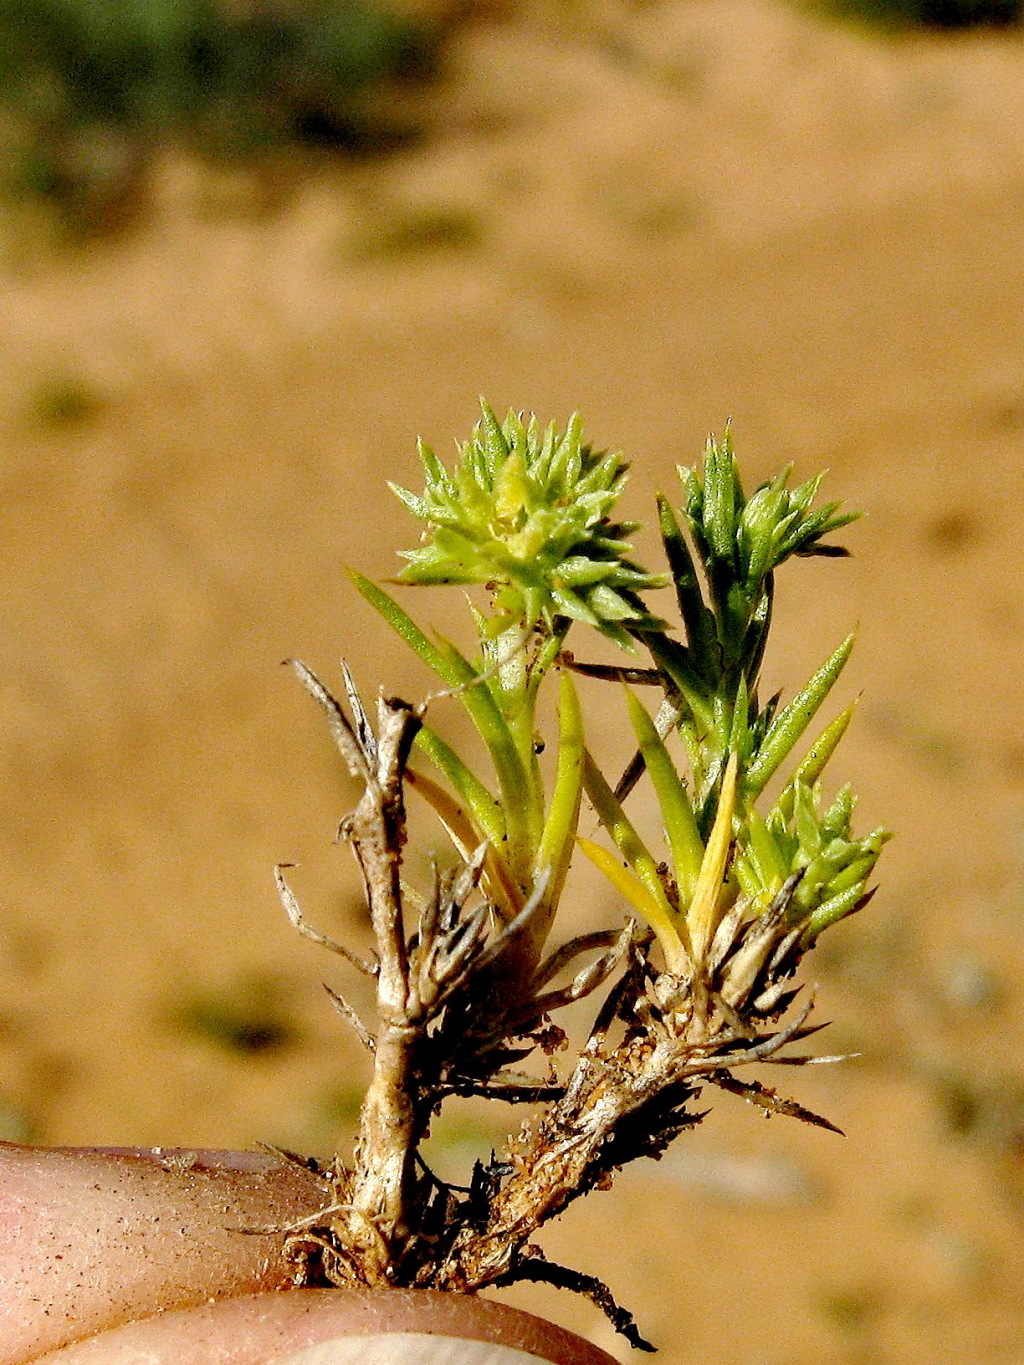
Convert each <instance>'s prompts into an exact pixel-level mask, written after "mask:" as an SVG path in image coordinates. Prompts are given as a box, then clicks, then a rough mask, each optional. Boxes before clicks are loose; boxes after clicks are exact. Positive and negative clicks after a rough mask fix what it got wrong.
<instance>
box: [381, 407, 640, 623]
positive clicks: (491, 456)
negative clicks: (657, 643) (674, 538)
mask: <svg viewBox="0 0 1024 1365" xmlns="http://www.w3.org/2000/svg"><path fill="white" fill-rule="evenodd" d="M481 411H482V416H481V419H480V421H479V422H478V423H477V425H476V427H475V428H474V430H473V434H472V436H471V437H470V439H469V440H468V441H466V442H463V443H460V445H459V458H458V461H457V463H456V465H455V468H454V469H453V470H452V471H451V472H449V471H448V470H447V469H445V467H444V465H443V464H442V463H441V461H440V460H439V459H438V457H437V455H436V454H435V453H434V451H433V450H431V448H430V447H429V446H428V445H425V444H424V443H423V442H420V445H419V453H420V458H421V460H422V461H423V468H424V471H425V473H426V487H425V489H424V491H423V494H422V496H419V495H417V494H415V493H411V492H409V491H408V489H405V488H398V487H396V486H395V485H394V484H392V485H391V488H392V490H393V491H394V492H395V493H396V494H397V496H398V497H399V498H401V500H402V501H403V502H404V503H405V505H406V506H407V507H408V508H409V509H410V510H411V511H412V512H413V513H414V514H415V515H416V516H417V517H419V518H421V520H423V521H424V522H425V523H426V530H425V531H424V533H423V544H422V546H421V547H420V548H419V549H418V550H410V551H406V552H404V553H403V558H404V559H407V560H408V561H409V562H408V564H407V565H406V567H405V568H404V569H403V570H402V572H401V574H400V575H399V578H400V580H401V581H402V582H404V583H419V584H437V583H464V584H473V583H479V584H484V585H486V586H487V587H488V588H489V589H490V590H491V593H492V596H493V605H494V615H493V617H492V619H491V623H490V625H491V628H492V629H493V632H494V633H495V634H496V633H498V632H500V631H502V630H505V629H508V628H510V627H515V626H519V627H524V628H527V629H533V628H534V627H536V626H537V625H538V624H540V623H543V624H544V625H545V626H546V627H547V629H548V630H549V631H554V630H555V629H556V628H557V627H556V620H557V618H562V620H563V622H565V621H566V620H571V621H584V622H586V623H587V624H588V625H591V626H594V627H596V628H597V629H598V630H600V631H602V632H603V633H604V634H605V635H608V636H610V637H611V638H612V639H614V640H617V641H618V642H619V643H620V644H622V645H624V646H625V647H627V648H631V647H632V644H631V639H630V634H629V632H630V630H657V629H659V628H662V627H663V625H664V623H663V622H661V621H659V620H657V619H656V618H654V617H652V616H650V615H649V614H648V612H647V609H646V607H645V606H644V603H643V601H642V600H641V598H640V596H639V594H640V593H641V592H643V591H644V590H646V589H648V588H659V587H662V586H663V585H664V583H665V579H664V578H663V577H662V576H661V575H659V574H650V573H647V572H646V571H645V570H644V569H642V568H641V567H640V566H639V565H637V564H635V563H633V561H632V560H631V559H630V558H629V555H630V553H631V548H632V547H631V546H630V545H629V543H628V539H627V538H628V537H629V536H630V535H631V534H632V533H633V532H634V531H635V530H636V529H637V523H636V522H615V521H612V520H611V512H612V509H613V508H614V506H615V503H616V502H617V500H618V497H619V494H620V493H621V492H622V489H623V486H624V484H625V481H626V471H627V465H626V462H625V460H624V459H623V457H622V455H621V454H619V453H618V452H613V453H604V452H597V451H594V450H593V449H592V448H591V447H590V446H589V445H585V444H584V443H583V441H582V425H581V422H580V419H579V417H578V416H574V417H572V418H570V420H569V423H568V425H567V426H566V428H565V430H564V431H558V430H557V429H556V428H555V426H554V425H553V424H552V425H550V426H548V427H547V428H546V430H544V431H543V432H542V431H541V430H540V427H539V424H538V422H537V419H536V417H532V416H531V417H530V418H529V420H528V421H525V422H524V420H523V418H522V416H521V415H519V414H518V413H515V412H510V413H509V414H508V416H507V417H506V418H505V421H504V422H499V421H498V419H497V418H496V417H495V415H494V413H493V412H492V411H491V409H490V408H489V407H488V405H487V404H486V403H485V402H483V401H481Z"/></svg>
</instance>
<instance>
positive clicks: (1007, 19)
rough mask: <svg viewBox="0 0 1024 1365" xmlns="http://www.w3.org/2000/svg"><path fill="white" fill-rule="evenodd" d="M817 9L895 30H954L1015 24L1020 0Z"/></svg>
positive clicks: (879, 1)
mask: <svg viewBox="0 0 1024 1365" xmlns="http://www.w3.org/2000/svg"><path fill="white" fill-rule="evenodd" d="M820 8H823V9H825V10H827V11H830V12H832V13H838V14H840V15H843V16H844V17H850V18H855V19H865V20H867V21H868V22H871V23H878V24H884V25H889V26H892V27H897V28H910V27H918V26H924V27H926V28H939V29H958V28H974V27H976V26H978V25H983V24H989V25H996V26H999V25H1005V24H1012V23H1016V22H1017V21H1018V20H1019V19H1020V17H1021V12H1022V10H1024V0H823V3H822V4H821V6H820Z"/></svg>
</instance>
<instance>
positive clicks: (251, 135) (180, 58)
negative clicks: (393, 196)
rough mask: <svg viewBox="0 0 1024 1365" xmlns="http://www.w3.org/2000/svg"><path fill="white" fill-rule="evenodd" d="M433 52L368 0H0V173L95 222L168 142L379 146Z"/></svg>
mask: <svg viewBox="0 0 1024 1365" xmlns="http://www.w3.org/2000/svg"><path fill="white" fill-rule="evenodd" d="M439 43H440V26H435V27H434V28H431V27H428V26H426V25H423V24H420V23H416V22H413V21H412V20H410V19H408V18H404V17H401V16H399V15H397V14H396V13H393V12H391V11H390V10H388V9H387V8H385V7H384V4H383V3H381V0H0V158H2V161H3V165H2V167H0V177H2V180H3V182H5V184H6V189H7V193H8V195H14V196H15V197H22V198H36V199H38V198H42V199H44V200H49V201H50V202H51V203H54V204H56V205H57V206H58V207H59V208H60V209H61V210H62V211H63V212H64V213H65V214H66V215H67V216H68V218H69V219H71V220H73V221H77V222H79V224H80V225H84V226H95V227H102V226H104V225H105V224H106V223H107V221H108V220H114V219H116V217H117V214H116V212H115V211H114V209H115V206H116V204H117V202H118V201H121V200H124V199H125V198H126V197H128V196H129V195H130V193H131V192H132V191H137V190H138V189H139V187H140V184H141V183H142V182H144V179H145V172H146V170H147V169H148V167H149V165H150V164H151V162H152V159H153V157H154V155H155V153H156V152H157V151H158V150H160V149H162V148H165V147H167V146H183V147H186V148H187V149H189V150H190V151H193V152H197V153H199V154H201V155H204V156H207V157H210V158H216V159H219V160H234V161H244V162H252V161H257V160H259V159H260V158H265V157H267V156H268V154H272V153H280V152H281V151H282V150H285V149H288V148H295V147H303V148H311V147H314V148H319V149H327V150H330V151H347V152H373V151H377V150H380V149H381V148H383V147H385V146H388V145H392V144H393V143H394V142H395V141H396V140H400V137H401V135H402V134H403V133H404V132H406V131H407V130H406V129H404V128H401V127H399V126H397V125H396V124H395V122H394V120H393V119H391V118H390V117H389V111H388V109H387V107H386V105H385V102H384V101H382V100H381V99H380V98H377V99H376V100H375V99H374V96H375V94H379V92H380V90H381V89H386V88H389V87H390V86H393V85H394V84H395V83H397V82H401V81H415V80H422V79H425V78H426V77H428V76H430V75H432V74H433V73H434V71H435V69H436V63H437V58H438V49H439Z"/></svg>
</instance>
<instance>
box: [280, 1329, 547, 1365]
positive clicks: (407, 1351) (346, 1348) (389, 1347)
mask: <svg viewBox="0 0 1024 1365" xmlns="http://www.w3.org/2000/svg"><path fill="white" fill-rule="evenodd" d="M267 1365H550V1362H546V1361H544V1360H542V1358H541V1357H540V1356H535V1355H530V1354H528V1353H527V1352H526V1351H516V1350H514V1349H513V1348H512V1347H511V1346H498V1345H495V1344H494V1343H493V1342H489V1341H466V1340H465V1339H464V1338H461V1337H439V1336H434V1335H433V1334H430V1333H425V1332H382V1333H380V1334H378V1335H375V1336H357V1337H353V1336H348V1337H336V1338H335V1339H334V1340H333V1341H317V1342H314V1343H313V1344H312V1345H311V1346H304V1347H303V1348H302V1350H301V1351H296V1352H295V1353H294V1354H293V1355H289V1356H279V1357H276V1358H275V1359H274V1360H273V1361H268V1362H267Z"/></svg>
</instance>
